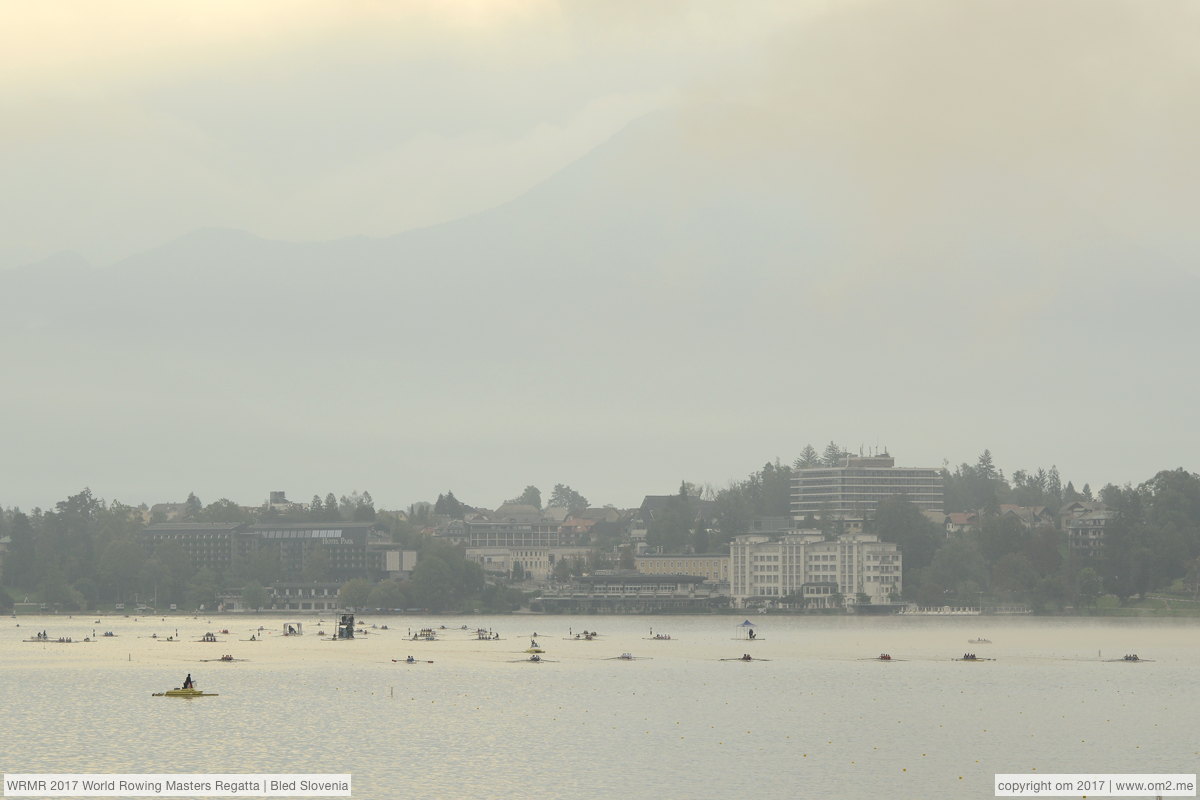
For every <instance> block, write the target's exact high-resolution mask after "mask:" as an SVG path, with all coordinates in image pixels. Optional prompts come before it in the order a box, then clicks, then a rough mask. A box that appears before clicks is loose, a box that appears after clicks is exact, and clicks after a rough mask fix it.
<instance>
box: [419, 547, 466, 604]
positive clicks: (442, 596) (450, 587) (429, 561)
mask: <svg viewBox="0 0 1200 800" xmlns="http://www.w3.org/2000/svg"><path fill="white" fill-rule="evenodd" d="M454 583H455V576H454V570H453V569H452V568H451V567H450V565H449V564H447V563H446V562H445V561H444V560H443V559H442V558H439V557H438V556H436V555H433V556H429V557H427V558H421V559H420V560H419V561H418V562H417V566H416V569H414V570H413V574H412V588H413V601H414V602H416V603H417V604H418V605H419V606H421V607H422V608H427V609H429V610H430V611H446V610H448V609H449V608H450V607H451V604H452V603H453V602H454V599H455V596H454V595H455V592H454Z"/></svg>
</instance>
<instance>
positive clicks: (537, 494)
mask: <svg viewBox="0 0 1200 800" xmlns="http://www.w3.org/2000/svg"><path fill="white" fill-rule="evenodd" d="M508 502H509V503H512V504H514V505H521V506H533V507H534V508H537V509H540V508H541V507H542V490H541V489H539V488H537V487H536V486H526V487H525V491H523V492H521V494H520V495H518V496H517V497H514V498H513V499H512V500H509V501H508Z"/></svg>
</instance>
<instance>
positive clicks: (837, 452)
mask: <svg viewBox="0 0 1200 800" xmlns="http://www.w3.org/2000/svg"><path fill="white" fill-rule="evenodd" d="M844 455H845V451H844V450H843V449H842V447H841V445H839V444H837V443H836V442H833V441H830V443H829V444H827V445H825V453H824V454H823V455H822V456H821V466H823V467H836V466H837V465H838V462H839V461H841V460H842V457H843V456H844Z"/></svg>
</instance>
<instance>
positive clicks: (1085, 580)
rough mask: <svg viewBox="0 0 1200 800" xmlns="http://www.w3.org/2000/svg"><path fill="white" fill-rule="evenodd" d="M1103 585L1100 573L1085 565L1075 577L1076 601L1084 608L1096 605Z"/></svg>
mask: <svg viewBox="0 0 1200 800" xmlns="http://www.w3.org/2000/svg"><path fill="white" fill-rule="evenodd" d="M1103 587H1104V584H1103V582H1102V581H1101V580H1100V575H1099V573H1097V572H1096V570H1094V569H1092V568H1091V567H1084V568H1083V569H1081V570H1079V574H1078V575H1077V576H1076V578H1075V598H1076V600H1075V602H1076V603H1078V604H1079V605H1081V606H1083V607H1084V608H1091V607H1093V606H1095V605H1096V601H1097V600H1099V599H1100V593H1101V592H1102V591H1103Z"/></svg>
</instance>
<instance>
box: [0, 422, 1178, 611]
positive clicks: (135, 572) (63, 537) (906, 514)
mask: <svg viewBox="0 0 1200 800" xmlns="http://www.w3.org/2000/svg"><path fill="white" fill-rule="evenodd" d="M844 455H846V453H845V451H844V450H843V449H842V448H840V447H839V446H838V445H836V444H835V443H833V442H830V443H829V445H828V446H826V447H825V448H824V451H823V452H821V453H818V452H817V451H816V450H815V449H814V448H813V447H811V446H808V447H806V448H804V451H803V452H802V454H801V456H800V457H799V458H797V459H796V460H795V461H794V462H793V463H791V464H785V463H781V462H780V461H778V460H776V461H772V462H767V463H766V464H764V465H763V467H762V468H761V469H759V470H757V471H755V472H753V473H751V474H750V475H748V476H747V477H746V478H744V479H742V480H736V481H732V482H730V484H729V485H728V486H726V487H725V488H723V489H719V490H716V489H714V488H712V487H711V486H698V485H696V484H692V483H688V482H686V481H685V482H683V483H682V484H681V485H680V486H679V489H678V491H677V492H676V493H675V494H674V495H673V496H671V497H670V498H669V500H668V502H667V504H666V506H665V508H664V509H663V510H662V511H661V512H660V513H658V514H656V515H655V517H654V519H653V521H652V522H651V523H650V525H649V529H648V531H647V543H648V544H649V545H650V546H651V547H653V548H656V549H657V548H661V552H664V553H689V552H690V553H719V552H725V551H726V548H727V546H728V543H729V541H730V540H731V538H732V537H733V536H735V535H738V534H741V533H746V532H748V531H750V530H751V529H752V526H753V524H754V521H755V520H759V521H762V520H764V519H767V520H777V521H779V524H782V525H785V526H786V525H787V524H788V523H789V521H790V520H789V512H790V495H791V479H792V475H793V472H794V470H796V469H802V468H806V467H812V466H818V465H822V464H825V465H832V464H835V463H836V462H837V460H838V459H840V458H842V457H843V456H844ZM942 477H943V481H944V491H945V511H946V512H947V513H950V512H973V513H974V514H975V515H976V520H977V522H976V524H975V525H974V527H973V528H972V529H969V530H964V531H961V532H957V533H950V534H948V533H947V532H946V530H945V528H944V527H943V526H942V525H939V524H938V523H937V522H935V521H933V520H930V519H929V518H927V517H926V516H925V515H923V514H921V513H920V512H919V511H918V510H917V509H916V507H915V506H913V505H912V504H911V503H909V502H908V501H907V500H905V499H904V498H903V497H896V498H893V499H891V500H888V501H885V502H884V503H881V504H880V506H879V508H878V509H877V510H876V511H875V513H874V514H873V516H872V517H871V518H870V519H868V520H867V523H866V527H867V530H868V531H870V532H873V533H876V534H878V535H879V536H880V538H882V539H883V540H885V541H891V542H896V543H898V544H899V545H901V548H902V551H903V553H904V599H905V600H907V601H911V602H917V603H920V604H922V605H942V604H947V603H955V604H964V605H975V604H978V603H981V602H984V603H987V602H990V603H1026V604H1029V605H1031V606H1033V607H1034V608H1035V609H1037V610H1042V611H1056V610H1061V609H1065V608H1068V607H1074V608H1076V609H1086V608H1088V607H1090V606H1093V605H1095V604H1096V603H1097V602H1098V600H1099V599H1100V598H1101V597H1102V596H1104V595H1111V596H1113V597H1115V598H1117V599H1118V600H1119V602H1121V603H1125V602H1127V601H1128V600H1129V599H1130V598H1135V597H1137V598H1142V597H1145V596H1146V595H1147V594H1149V593H1151V592H1167V591H1169V592H1173V593H1175V594H1180V593H1184V592H1187V593H1190V594H1193V595H1197V594H1200V576H1198V573H1200V476H1197V475H1196V474H1195V473H1191V472H1187V471H1185V470H1183V469H1174V470H1166V471H1162V472H1160V473H1158V474H1157V475H1155V476H1154V477H1152V478H1150V479H1149V480H1147V481H1145V482H1144V483H1141V484H1139V485H1137V486H1131V485H1126V486H1114V485H1111V484H1110V485H1107V486H1104V487H1103V488H1102V489H1101V490H1100V491H1099V492H1098V493H1096V494H1093V492H1092V490H1091V487H1090V486H1087V485H1084V486H1083V487H1082V488H1081V489H1079V490H1076V488H1075V486H1074V484H1073V483H1072V482H1070V481H1067V482H1065V483H1064V482H1063V480H1062V478H1061V476H1060V475H1059V473H1058V470H1057V469H1056V468H1055V467H1053V466H1051V467H1049V468H1048V469H1044V468H1038V469H1035V470H1016V471H1014V472H1012V473H1011V474H1010V475H1008V476H1006V475H1005V474H1004V472H1003V471H1002V470H1000V469H998V468H997V467H996V466H995V465H994V464H993V462H992V456H991V454H990V452H988V451H986V450H985V451H984V452H983V453H982V454H981V455H980V456H979V457H978V459H977V460H976V461H975V462H974V463H970V464H968V463H963V464H960V465H958V466H957V467H954V468H953V469H951V468H950V467H949V466H948V465H946V466H945V467H944V468H943V469H942ZM549 499H550V501H551V503H549V504H553V505H562V506H563V507H570V508H571V510H573V511H580V510H582V509H584V508H586V507H587V505H588V502H587V500H586V498H584V497H583V496H582V495H581V494H579V493H578V492H576V491H575V490H574V489H571V487H569V486H565V485H563V484H558V485H556V486H555V487H554V491H553V492H552V494H551V497H550V498H549ZM1076 500H1089V501H1090V500H1099V501H1101V502H1103V503H1105V504H1106V505H1107V507H1108V509H1109V511H1111V512H1112V514H1113V516H1112V519H1111V520H1110V521H1109V522H1108V527H1107V533H1106V536H1105V542H1104V546H1103V548H1102V549H1101V550H1100V552H1098V553H1097V554H1095V555H1080V554H1076V553H1073V552H1071V551H1070V550H1069V548H1068V547H1067V543H1066V538H1065V533H1064V532H1063V531H1062V530H1060V529H1059V528H1058V527H1057V525H1056V524H1055V523H1054V522H1053V520H1056V519H1057V517H1056V515H1057V512H1058V510H1059V509H1060V508H1061V507H1062V506H1063V505H1064V504H1066V503H1070V502H1072V501H1076ZM512 502H521V503H524V504H529V505H535V506H538V507H540V506H541V493H540V491H539V490H537V489H536V488H535V487H533V486H528V487H526V489H525V491H524V492H523V493H521V494H520V495H518V496H517V497H515V498H514V499H513V501H512ZM549 504H548V505H549ZM1011 505H1016V506H1022V507H1034V508H1040V509H1044V511H1045V514H1044V515H1043V516H1042V522H1041V523H1040V524H1036V525H1032V526H1030V525H1026V524H1023V522H1022V521H1021V520H1020V519H1018V518H1016V517H1015V516H1013V515H1011V514H1009V515H1006V514H1002V513H1000V511H1001V509H1002V507H1005V506H1011ZM469 510H471V507H470V506H468V505H466V504H465V503H463V502H461V501H459V500H458V499H457V498H455V497H454V494H453V492H449V493H447V494H444V495H441V496H439V497H438V499H437V501H436V502H435V503H415V504H413V505H412V506H410V507H409V509H408V510H407V513H404V514H400V513H396V512H389V511H384V510H379V511H377V510H376V509H375V506H374V501H373V500H372V498H371V496H370V494H369V493H366V492H364V493H362V494H359V493H358V492H354V493H351V494H350V495H348V496H342V497H340V498H339V497H337V496H336V495H334V494H333V493H330V494H327V495H326V496H325V497H323V498H322V497H321V496H319V495H317V496H314V497H313V500H312V502H311V503H309V504H306V505H304V506H296V507H295V508H294V509H293V510H291V511H288V512H282V511H278V510H271V509H270V508H262V509H247V508H244V507H242V506H239V505H237V504H236V503H234V502H232V501H230V500H227V499H221V500H217V501H215V502H213V503H211V504H208V505H204V504H203V503H201V501H200V500H199V499H198V498H197V497H196V496H195V495H194V494H192V495H189V496H188V499H187V501H186V502H185V503H184V508H183V512H182V517H181V518H182V519H184V520H192V521H204V522H265V521H269V520H272V519H278V520H285V521H291V522H319V521H332V520H341V521H359V522H364V521H365V522H370V523H372V525H373V526H374V529H375V530H376V532H377V533H378V534H379V535H380V536H382V537H384V538H386V539H387V540H389V541H392V542H395V543H397V544H400V545H401V546H403V547H404V548H406V549H413V550H417V551H419V559H418V564H417V567H416V569H415V570H414V571H413V572H412V574H411V577H410V578H409V579H408V580H404V581H395V580H386V581H382V582H379V583H372V582H370V581H368V580H366V578H365V577H364V578H360V579H355V580H352V581H350V582H348V583H346V584H345V585H344V586H343V587H342V598H343V602H345V604H346V605H350V606H355V607H363V606H366V607H381V608H382V607H386V608H408V607H417V608H428V609H431V610H437V611H449V610H467V609H481V610H495V611H501V610H510V609H513V608H516V607H519V606H520V604H521V603H522V602H523V601H524V600H525V599H526V598H525V595H524V594H523V593H522V592H521V591H520V590H518V589H517V588H515V587H514V585H513V584H514V583H516V582H517V581H519V579H520V578H521V577H523V576H521V575H515V576H508V577H509V578H513V579H515V580H512V581H510V580H507V579H501V578H495V577H489V578H486V579H485V576H484V574H483V571H482V569H481V568H480V567H479V565H478V564H474V563H472V562H469V561H468V560H467V559H466V558H465V554H464V550H463V548H461V547H454V546H451V545H448V544H446V543H445V542H443V541H440V540H438V539H436V538H434V537H431V536H429V535H427V534H426V533H422V532H421V531H422V530H423V529H427V527H428V526H430V525H432V524H435V523H436V522H437V521H438V520H446V519H454V518H457V519H461V518H462V517H463V516H464V514H465V513H467V512H468V511H469ZM147 516H148V515H147V509H146V508H145V507H144V506H140V507H134V506H128V505H125V504H123V503H120V502H117V501H113V502H111V503H108V502H105V501H104V500H102V499H100V498H98V497H95V496H94V495H93V494H92V493H91V491H90V490H88V489H84V490H83V491H81V492H79V493H78V494H75V495H72V496H70V497H68V498H66V499H65V500H62V501H60V502H58V503H56V504H55V506H54V508H53V509H50V510H42V509H33V510H32V511H31V512H28V513H26V512H23V511H21V510H20V509H19V508H8V509H4V510H3V511H0V539H5V538H6V539H7V540H8V542H7V553H6V557H5V560H4V568H3V573H2V575H0V579H2V584H0V585H2V587H3V589H4V591H0V604H4V605H6V606H8V605H10V604H11V603H13V602H14V601H15V602H36V603H45V604H47V605H48V606H51V607H57V608H61V609H64V610H69V609H83V608H95V607H101V606H105V605H111V604H113V603H116V602H143V603H148V602H151V601H156V602H157V604H158V607H160V608H161V607H164V606H166V605H168V604H170V603H176V604H179V606H180V607H182V608H196V607H198V606H200V605H204V606H206V607H209V608H212V607H214V606H215V605H216V604H217V602H218V600H219V596H220V594H221V593H222V592H223V591H225V590H228V589H230V588H240V589H241V590H242V592H243V598H244V600H245V601H246V602H247V604H248V605H251V606H257V605H261V604H262V599H263V598H264V597H265V594H264V592H265V589H264V587H266V586H269V585H271V583H272V582H274V581H278V580H310V581H311V580H321V579H322V577H323V576H322V575H320V574H317V573H318V572H319V561H317V562H315V563H316V564H317V565H318V568H315V569H314V568H313V567H311V566H310V572H309V573H307V574H299V575H286V574H283V573H282V572H281V570H280V568H279V565H278V564H277V563H272V562H271V560H270V559H262V558H258V559H249V560H248V561H247V562H246V563H244V564H242V565H241V566H240V567H239V568H238V571H237V573H236V574H217V573H215V572H214V571H212V570H211V569H207V568H204V569H195V568H194V567H193V565H192V564H191V563H190V561H189V559H188V557H187V555H186V554H185V553H184V552H183V550H182V549H181V548H180V547H179V546H178V545H173V544H171V543H168V544H164V545H161V546H159V547H157V548H156V549H154V550H153V551H150V550H148V549H147V548H146V547H145V546H144V544H143V542H142V537H141V532H142V530H143V529H144V527H145V520H146V518H147ZM151 521H155V520H154V519H153V518H152V519H151ZM805 525H806V526H811V527H818V528H820V529H821V530H823V531H824V532H825V533H826V535H828V536H831V537H832V536H834V535H836V534H837V532H838V522H837V520H822V519H815V520H808V521H806V522H805ZM593 546H594V552H593V553H592V554H591V555H590V556H589V558H587V559H575V560H563V561H562V562H561V563H560V564H559V565H558V568H557V570H556V573H561V574H558V577H560V578H566V577H568V576H569V575H571V574H578V573H581V572H586V571H591V570H594V569H597V568H601V567H613V566H621V567H630V566H632V550H631V548H630V547H629V545H628V543H627V542H626V541H623V540H622V539H621V538H620V537H617V536H612V535H609V536H606V537H605V538H603V539H601V540H597V541H595V542H593Z"/></svg>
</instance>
